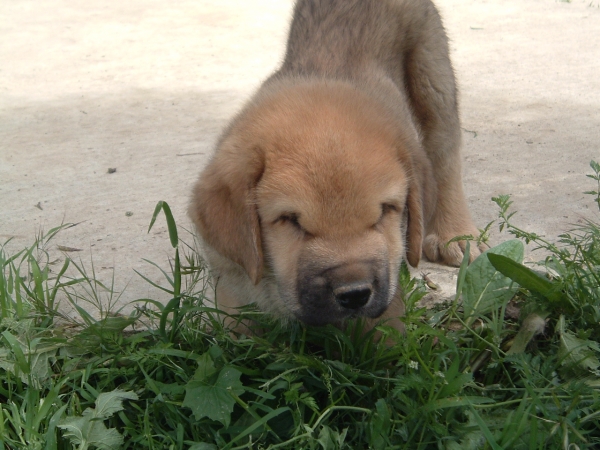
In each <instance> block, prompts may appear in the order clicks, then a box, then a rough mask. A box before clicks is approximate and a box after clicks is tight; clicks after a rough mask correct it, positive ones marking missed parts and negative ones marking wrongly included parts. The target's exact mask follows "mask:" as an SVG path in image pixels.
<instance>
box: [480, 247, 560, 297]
mask: <svg viewBox="0 0 600 450" xmlns="http://www.w3.org/2000/svg"><path fill="white" fill-rule="evenodd" d="M489 260H490V262H491V263H492V265H493V266H494V267H495V268H496V269H497V270H498V271H499V272H501V273H502V274H504V275H505V276H507V277H509V278H510V279H512V280H513V281H514V282H515V283H518V284H520V285H521V286H522V287H524V288H525V289H529V290H530V291H533V292H537V293H538V294H541V295H543V296H544V297H546V298H547V299H548V300H551V301H557V300H560V292H558V291H557V290H556V289H555V287H554V285H553V284H552V282H551V281H550V280H547V279H546V278H543V277H541V276H540V275H538V274H537V273H535V272H534V271H533V270H531V269H530V268H528V267H525V266H524V265H523V264H519V263H518V262H516V261H513V260H512V259H510V258H506V257H503V256H502V255H492V256H491V257H490V258H489Z"/></svg>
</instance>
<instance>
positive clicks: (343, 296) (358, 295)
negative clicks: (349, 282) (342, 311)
mask: <svg viewBox="0 0 600 450" xmlns="http://www.w3.org/2000/svg"><path fill="white" fill-rule="evenodd" d="M333 295H335V300H336V301H337V302H338V303H339V304H340V306H342V307H343V308H348V309H358V308H360V307H361V306H365V305H366V304H367V302H368V301H369V299H370V298H371V286H369V285H361V286H342V287H339V288H337V289H336V290H334V291H333Z"/></svg>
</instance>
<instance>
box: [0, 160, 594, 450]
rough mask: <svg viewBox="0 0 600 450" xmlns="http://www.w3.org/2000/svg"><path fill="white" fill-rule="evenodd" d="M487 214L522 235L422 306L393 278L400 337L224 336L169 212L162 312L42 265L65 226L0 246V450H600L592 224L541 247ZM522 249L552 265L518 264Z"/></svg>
mask: <svg viewBox="0 0 600 450" xmlns="http://www.w3.org/2000/svg"><path fill="white" fill-rule="evenodd" d="M592 168H593V170H594V174H593V175H590V177H592V178H593V179H594V180H595V181H596V182H597V183H598V184H599V187H598V188H597V189H598V190H594V191H590V192H589V194H591V195H592V196H593V198H594V201H596V202H599V199H600V193H599V192H600V166H599V165H598V164H596V163H594V162H592ZM495 201H496V203H497V204H498V205H499V207H500V220H499V221H498V222H497V224H498V225H499V227H500V229H501V230H502V229H503V230H505V231H508V232H509V233H511V234H513V235H514V236H515V238H516V239H511V240H508V241H506V242H504V243H502V244H500V245H499V246H497V247H494V248H492V249H490V250H488V251H487V252H485V253H484V254H483V255H482V256H481V257H480V258H478V259H477V260H476V261H475V262H474V263H473V264H471V265H470V266H467V264H466V261H465V262H464V264H463V265H462V267H461V268H460V271H459V277H458V286H457V295H456V297H455V298H454V300H453V301H451V302H449V303H448V304H444V305H440V306H438V307H436V308H435V309H432V310H426V309H424V308H421V307H419V303H418V302H419V300H420V299H421V298H423V296H424V295H425V294H426V293H427V286H426V285H425V284H424V282H423V281H422V280H418V279H415V278H411V276H410V274H409V272H408V270H407V268H406V267H403V268H402V270H401V272H400V274H399V283H400V286H401V289H402V290H403V292H404V295H405V302H406V316H405V317H404V322H405V324H406V333H405V334H404V335H400V334H399V333H398V332H397V331H395V330H394V329H391V328H389V327H386V326H385V324H382V325H381V326H379V327H378V328H377V329H376V330H373V331H372V332H369V333H366V334H364V333H362V331H361V323H360V321H356V322H353V323H351V324H349V326H348V328H347V329H346V330H340V329H337V328H335V327H331V326H330V327H323V328H311V327H305V326H303V325H302V324H299V323H293V324H289V325H286V326H283V325H281V324H279V323H277V322H273V321H271V320H270V319H269V317H267V316H265V315H263V314H262V313H260V312H259V311H256V310H252V309H251V308H248V309H246V310H244V311H241V312H240V315H241V317H251V318H252V319H253V320H254V321H255V322H256V324H257V327H259V328H260V330H261V331H262V332H261V334H260V335H259V336H254V337H248V336H237V337H235V338H234V337H232V335H231V333H230V331H229V330H227V329H225V328H224V327H223V325H222V319H223V314H222V313H221V312H219V311H218V310H217V309H215V308H214V307H213V306H212V304H211V303H210V302H208V301H207V300H206V293H207V292H208V290H210V289H211V286H210V281H209V279H208V276H207V271H206V267H205V265H204V263H203V261H202V260H201V259H200V258H199V256H198V254H197V253H196V252H195V251H194V249H193V248H192V247H189V246H187V245H186V244H185V243H183V242H182V241H181V240H180V238H179V236H178V233H177V228H176V226H175V221H174V220H173V217H172V214H171V212H170V209H169V207H168V205H167V204H166V203H164V202H160V203H159V204H158V205H157V208H156V211H155V214H154V216H153V218H152V223H154V221H155V220H156V219H157V217H159V216H160V215H161V213H164V215H165V217H166V219H167V223H168V228H169V237H170V241H171V244H172V245H173V249H174V257H173V260H172V262H171V267H170V269H169V270H168V271H163V272H162V273H163V275H164V277H165V282H164V283H163V284H162V285H157V284H155V283H153V282H152V281H151V280H149V279H147V281H148V282H149V283H151V284H153V285H155V286H156V287H157V288H158V289H162V290H163V291H166V292H168V294H169V296H170V298H171V300H170V301H169V302H167V303H166V304H163V303H161V302H158V301H154V300H152V299H142V300H140V301H138V302H137V305H138V307H137V308H136V309H135V310H134V312H133V313H132V314H130V315H127V316H123V315H120V314H118V312H114V311H111V308H110V304H111V302H113V300H114V297H113V296H112V288H111V286H105V285H103V284H102V283H100V282H98V281H97V280H96V278H95V274H94V272H93V267H92V270H91V272H87V271H86V270H85V268H84V267H83V266H82V265H81V264H77V263H75V262H74V261H72V260H70V259H69V258H68V257H66V260H65V262H64V263H63V265H62V266H61V267H60V268H58V269H57V268H55V267H54V265H52V264H51V263H50V261H49V259H48V255H47V252H46V251H45V249H46V248H48V245H51V242H52V239H53V238H54V237H55V236H56V234H57V233H59V232H60V231H61V229H62V228H61V227H59V228H55V229H53V230H50V232H48V233H47V234H46V235H44V236H40V237H39V238H38V239H37V241H36V242H35V244H34V245H33V246H32V247H30V248H28V249H25V250H23V251H21V252H19V253H16V254H12V255H8V254H7V253H6V252H5V250H4V248H2V249H0V318H1V322H0V447H1V448H10V449H20V448H23V449H25V448H27V449H92V448H99V449H116V448H131V449H138V448H139V449H154V448H156V449H165V448H168V449H192V450H212V449H267V448H270V449H276V448H280V449H325V450H329V449H363V448H364V449H366V448H373V449H411V450H413V449H447V450H455V449H463V450H468V449H546V448H548V449H565V450H573V449H592V448H599V446H600V391H599V389H600V360H599V356H600V344H599V342H600V226H599V225H598V223H596V222H592V221H590V222H586V223H584V224H583V225H581V226H580V227H578V228H577V229H575V230H572V231H571V232H569V233H565V234H563V235H561V236H559V238H558V242H557V243H553V242H551V241H548V240H546V239H544V238H543V237H541V236H538V235H536V234H533V233H528V232H526V231H524V230H522V229H520V228H518V227H516V226H514V225H513V224H512V222H511V218H512V216H513V214H514V213H512V212H509V209H510V199H509V198H508V196H502V197H498V198H496V199H495ZM599 205H600V203H599ZM151 226H152V225H151ZM490 228H491V224H490V225H489V226H488V227H486V231H489V229H490ZM523 242H525V243H534V244H536V245H537V246H538V247H542V248H543V249H545V251H546V254H548V255H549V256H547V257H546V258H545V259H544V260H543V261H541V262H540V263H539V264H536V265H533V266H525V265H523V261H522V260H523V254H524V244H523ZM156 267H158V266H156ZM60 302H63V306H64V305H65V304H66V305H70V306H71V307H72V308H74V309H75V311H77V313H78V319H77V320H76V321H74V320H73V319H72V318H71V317H70V316H67V315H62V314H61V311H62V309H61V308H59V303H60ZM82 305H92V306H94V307H95V308H97V309H98V312H99V313H98V314H91V313H90V312H89V308H88V307H87V306H85V307H84V306H82ZM107 305H108V307H107ZM390 343H391V344H392V345H390Z"/></svg>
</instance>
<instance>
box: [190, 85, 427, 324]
mask: <svg viewBox="0 0 600 450" xmlns="http://www.w3.org/2000/svg"><path fill="white" fill-rule="evenodd" d="M382 116H383V117H382ZM384 116H385V114H384V112H382V111H381V110H379V109H378V108H377V107H376V105H374V104H372V103H371V102H369V101H368V100H367V99H365V98H362V97H360V98H357V93H356V92H355V91H354V90H351V91H347V90H346V89H339V90H338V91H336V90H333V91H332V89H331V86H326V89H315V88H314V87H312V88H309V89H308V90H307V91H301V92H298V90H297V89H296V90H295V91H292V92H291V93H289V92H288V93H286V95H284V96H281V95H279V96H276V97H275V98H270V99H268V101H264V102H263V103H262V104H260V105H259V107H258V108H257V110H256V111H252V108H250V110H249V111H246V112H245V114H244V115H242V118H241V119H239V121H238V124H237V127H239V130H236V125H234V127H233V129H232V131H230V135H229V136H226V137H225V138H224V140H223V141H222V143H221V146H220V149H219V151H218V153H217V155H216V156H215V159H214V160H213V161H212V162H211V164H210V165H209V167H208V168H207V169H206V171H205V173H204V174H203V176H202V177H201V179H200V182H199V183H198V185H197V188H196V198H195V199H194V202H193V204H192V209H191V214H192V218H194V220H195V222H196V224H197V225H198V228H199V230H200V232H201V233H202V235H203V237H204V240H205V241H206V242H207V243H208V244H209V245H210V246H211V247H213V248H214V249H215V250H217V251H218V252H220V253H221V254H222V255H224V256H226V257H228V258H230V259H231V260H233V261H234V262H236V263H238V264H240V265H242V266H243V267H244V268H245V269H246V272H247V273H248V275H249V276H250V278H251V279H252V280H253V281H254V282H255V283H258V282H259V280H260V279H261V277H262V276H263V275H264V274H268V275H270V276H272V277H273V278H274V279H275V280H276V284H277V289H278V291H279V296H278V297H277V298H272V297H270V298H269V301H272V302H281V303H282V304H281V305H271V307H269V305H263V306H266V309H270V310H277V311H286V312H287V315H288V316H289V317H295V318H297V319H299V320H301V321H303V322H305V323H307V324H310V325H325V324H327V323H340V322H342V321H343V320H344V319H346V318H348V317H352V316H366V317H370V318H375V317H379V316H380V315H381V314H383V313H384V312H385V310H386V309H387V307H388V305H389V304H390V302H391V300H392V298H393V296H394V294H395V291H396V278H397V274H398V270H399V265H400V261H401V260H402V257H403V256H404V254H405V248H404V243H405V240H406V239H407V238H406V231H407V230H406V228H408V233H409V234H410V236H409V237H408V247H409V261H410V262H411V263H412V264H413V265H414V264H415V263H416V262H418V257H419V256H420V252H421V248H420V246H421V236H422V230H421V228H422V219H421V209H420V203H421V202H420V196H419V192H418V187H416V185H415V183H414V178H415V177H414V176H413V175H412V173H413V172H414V168H413V167H411V160H410V157H409V156H408V152H407V150H406V149H405V148H403V143H402V140H401V139H399V137H398V132H397V130H396V129H395V128H394V126H393V125H392V124H390V123H388V121H387V120H386V119H385V117H384ZM240 149H242V150H240ZM244 149H245V150H244ZM405 225H406V226H405ZM232 226H233V228H232ZM411 252H412V253H411ZM411 255H412V258H411ZM270 278H271V277H270Z"/></svg>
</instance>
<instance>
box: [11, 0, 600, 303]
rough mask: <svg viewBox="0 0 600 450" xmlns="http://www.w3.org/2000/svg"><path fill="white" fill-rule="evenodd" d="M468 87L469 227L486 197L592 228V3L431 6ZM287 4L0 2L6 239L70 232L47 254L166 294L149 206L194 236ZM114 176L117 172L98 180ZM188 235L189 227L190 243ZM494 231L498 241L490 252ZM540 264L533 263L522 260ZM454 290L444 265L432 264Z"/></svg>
mask: <svg viewBox="0 0 600 450" xmlns="http://www.w3.org/2000/svg"><path fill="white" fill-rule="evenodd" d="M437 4H438V6H439V8H440V10H441V13H442V16H443V17H444V20H445V25H446V28H447V30H448V34H449V36H450V38H451V41H452V43H451V50H452V56H453V60H454V65H455V69H456V73H457V77H458V80H459V85H460V90H461V113H462V120H463V127H464V134H463V139H464V146H463V148H464V161H465V164H464V181H465V186H466V191H467V195H468V200H469V203H470V206H471V209H472V213H473V216H474V217H475V220H476V222H477V224H478V225H479V226H483V225H485V224H486V223H487V222H488V221H490V220H492V219H493V218H495V217H496V212H497V209H496V207H495V205H494V204H493V203H492V202H491V201H490V198H491V197H492V196H494V195H498V194H501V193H509V194H512V195H513V200H514V208H515V209H516V210H518V211H519V214H518V216H517V218H516V219H515V222H517V223H519V224H520V225H522V226H524V227H527V228H529V229H531V230H533V231H536V232H539V233H542V234H545V235H546V236H548V237H556V236H557V235H558V234H559V233H560V232H561V231H564V230H566V229H568V228H569V226H570V224H573V223H576V222H578V221H580V220H582V218H592V219H595V220H598V211H597V210H594V205H593V203H592V201H591V200H590V199H589V196H585V195H583V194H582V192H583V191H585V190H589V189H591V188H593V185H592V184H591V183H590V180H589V179H587V178H586V177H585V176H584V174H585V173H589V172H590V170H589V166H588V164H589V161H590V160H591V159H596V160H600V77H599V74H600V46H599V45H598V35H599V32H600V9H599V8H598V7H597V6H598V2H597V1H595V0H592V1H591V4H592V5H591V6H589V5H590V1H589V0H585V1H584V0H573V1H572V2H571V3H564V2H556V1H553V0H527V1H523V0H503V1H492V0H438V1H437ZM291 7H292V2H291V1H290V0H253V1H252V2H248V1H244V0H196V1H189V0H183V1H179V2H169V1H166V0H130V1H127V2H109V1H102V0H88V1H86V2H70V1H66V0H12V1H4V2H1V3H0V37H1V39H0V240H1V241H5V240H6V239H8V238H12V241H11V242H10V244H9V246H8V248H9V250H11V251H12V250H14V249H19V248H22V247H24V246H25V245H28V244H30V243H31V242H32V241H33V240H34V238H35V236H36V235H37V233H38V232H39V230H40V229H42V230H48V229H50V228H52V227H54V226H56V225H59V224H60V223H62V222H71V223H78V225H77V226H76V227H72V228H69V229H67V230H65V231H63V232H61V233H60V234H59V235H58V237H57V238H56V239H55V241H54V243H53V245H52V246H51V247H50V251H51V253H52V255H53V258H58V259H63V258H64V255H63V254H62V253H61V252H60V251H59V250H58V248H57V245H61V246H65V247H70V248H74V249H81V251H79V252H70V253H69V255H70V256H71V257H75V258H76V259H81V261H82V262H83V264H85V265H86V266H88V267H90V261H91V260H93V263H94V267H95V270H96V274H97V276H98V277H99V278H100V279H103V280H110V279H111V277H112V275H113V271H114V274H115V286H116V289H117V290H118V291H121V290H122V289H123V288H124V287H125V286H126V285H127V288H126V290H125V292H124V293H123V295H122V297H121V299H120V301H121V302H122V303H126V302H128V301H131V300H134V299H137V298H142V297H148V296H150V297H153V298H164V297H162V296H161V295H160V293H159V292H157V291H156V290H155V289H154V288H151V287H150V286H149V285H148V284H147V283H146V282H145V281H143V280H141V279H140V278H139V277H138V276H137V275H136V274H135V273H134V269H136V270H138V271H140V272H142V273H144V274H146V275H147V276H149V277H150V278H151V279H153V280H155V281H157V282H161V283H162V282H163V281H162V277H161V275H160V272H158V271H157V270H156V269H153V268H152V267H151V266H150V265H149V264H147V263H145V262H144V261H142V258H146V259H149V260H152V261H154V262H156V263H158V264H159V265H161V266H162V267H165V268H166V267H168V257H169V256H170V255H172V251H171V249H170V245H169V240H168V236H167V234H166V226H165V222H164V219H162V218H161V219H159V221H158V222H157V225H156V226H155V228H153V230H152V231H151V232H150V234H148V233H147V228H148V224H149V221H150V218H151V215H152V211H153V209H154V206H155V204H156V202H157V201H158V200H165V201H167V202H168V203H169V204H170V206H171V208H172V209H173V213H174V215H175V218H176V220H177V222H178V224H179V225H180V226H182V227H187V228H189V226H190V224H189V220H188V219H187V216H186V206H187V202H188V196H189V192H190V188H191V184H192V183H193V182H194V180H195V179H196V177H197V175H198V172H199V171H200V169H201V168H202V166H203V164H204V163H205V162H206V160H207V158H208V157H209V155H210V153H211V151H212V148H213V146H214V143H215V141H216V139H217V137H218V134H219V132H220V130H221V129H222V127H223V126H224V125H225V124H226V123H227V120H228V119H229V118H230V117H231V116H232V115H233V114H234V113H235V112H236V111H237V110H238V109H239V108H240V106H241V105H242V104H243V102H244V101H245V100H246V99H247V98H248V97H249V96H250V94H251V93H252V91H253V90H254V89H255V88H256V87H257V86H258V85H259V83H260V82H261V81H262V80H263V79H264V78H265V77H266V76H267V75H268V74H269V73H270V72H271V71H273V70H274V69H275V67H276V66H277V64H278V63H279V61H280V60H281V57H282V54H283V49H284V43H285V35H286V31H287V27H288V22H289V18H290V12H291ZM109 168H116V172H114V173H108V169H109ZM183 234H184V237H186V239H187V240H188V241H191V239H190V237H189V235H188V236H185V233H183ZM502 239H505V236H500V235H497V234H496V235H495V236H494V237H493V241H494V242H498V241H500V240H502ZM530 257H533V258H534V259H535V255H533V256H530ZM422 270H425V271H427V272H431V275H430V276H431V277H432V278H433V279H434V280H435V281H437V282H439V283H441V284H442V287H443V289H442V291H441V294H440V295H442V296H444V295H449V294H450V293H451V290H452V284H453V277H454V275H455V271H454V270H452V269H446V268H442V267H439V266H435V265H431V264H425V266H424V268H423V269H422Z"/></svg>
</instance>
